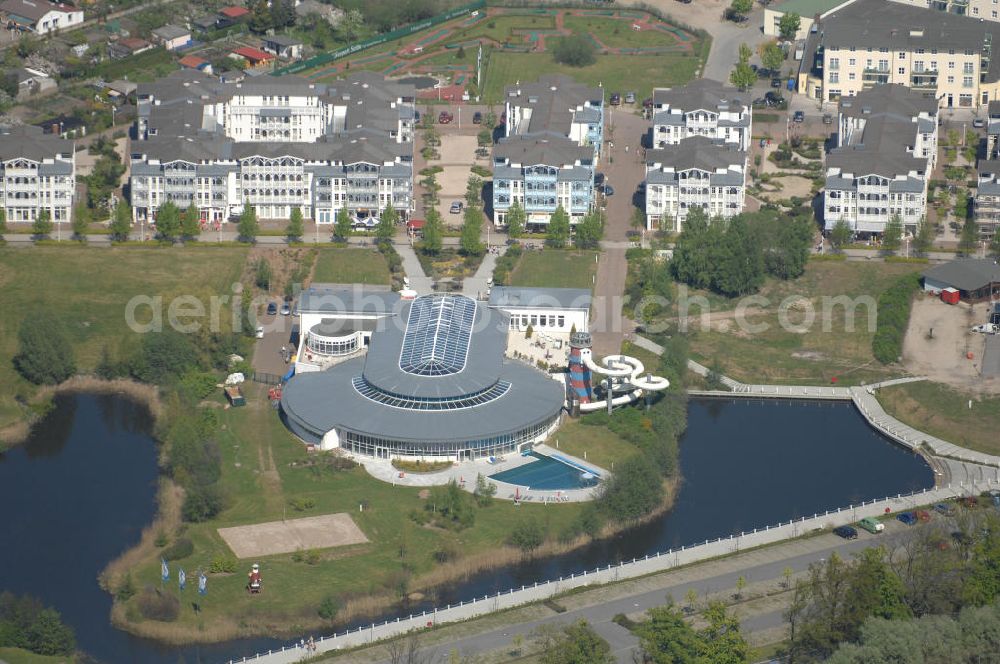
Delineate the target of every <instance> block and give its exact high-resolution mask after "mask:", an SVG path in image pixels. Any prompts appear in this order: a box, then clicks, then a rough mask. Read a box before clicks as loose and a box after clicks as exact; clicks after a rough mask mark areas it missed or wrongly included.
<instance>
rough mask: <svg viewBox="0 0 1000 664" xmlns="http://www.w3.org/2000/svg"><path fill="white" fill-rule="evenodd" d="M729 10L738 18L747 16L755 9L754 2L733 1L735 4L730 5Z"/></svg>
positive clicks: (748, 0)
mask: <svg viewBox="0 0 1000 664" xmlns="http://www.w3.org/2000/svg"><path fill="white" fill-rule="evenodd" d="M729 8H730V9H732V10H733V13H734V14H736V15H737V16H741V17H742V16H746V15H747V14H749V13H750V10H751V9H753V0H733V3H732V4H731V5H729Z"/></svg>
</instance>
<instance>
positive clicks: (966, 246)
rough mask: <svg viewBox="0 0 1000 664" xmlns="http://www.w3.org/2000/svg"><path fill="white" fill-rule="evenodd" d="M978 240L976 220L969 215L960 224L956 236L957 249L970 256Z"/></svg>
mask: <svg viewBox="0 0 1000 664" xmlns="http://www.w3.org/2000/svg"><path fill="white" fill-rule="evenodd" d="M978 241H979V226H978V225H977V224H976V220H975V219H973V218H972V217H969V218H968V219H966V220H965V223H964V224H962V232H961V234H960V235H959V236H958V251H959V252H960V253H963V254H965V255H966V256H971V255H972V254H973V253H975V251H976V244H977V242H978Z"/></svg>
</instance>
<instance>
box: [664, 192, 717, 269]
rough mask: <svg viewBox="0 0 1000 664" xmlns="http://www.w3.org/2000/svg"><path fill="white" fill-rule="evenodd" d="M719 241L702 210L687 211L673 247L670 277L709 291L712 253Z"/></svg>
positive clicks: (715, 231) (712, 260) (715, 230)
mask: <svg viewBox="0 0 1000 664" xmlns="http://www.w3.org/2000/svg"><path fill="white" fill-rule="evenodd" d="M719 239H720V238H719V237H718V228H717V227H716V228H713V224H711V223H710V222H709V219H708V217H707V216H706V215H705V213H704V211H702V210H701V209H699V208H694V209H692V210H690V211H689V212H688V215H687V218H686V219H685V220H684V227H683V230H682V231H681V233H680V235H678V236H677V241H676V243H675V244H674V257H673V259H672V260H671V261H670V267H671V269H672V270H673V273H674V277H675V278H676V279H677V280H678V281H682V282H684V283H686V284H687V285H689V286H691V287H693V288H710V287H711V285H712V270H713V267H714V257H713V253H714V252H715V250H716V248H717V246H718V245H717V243H718V241H719Z"/></svg>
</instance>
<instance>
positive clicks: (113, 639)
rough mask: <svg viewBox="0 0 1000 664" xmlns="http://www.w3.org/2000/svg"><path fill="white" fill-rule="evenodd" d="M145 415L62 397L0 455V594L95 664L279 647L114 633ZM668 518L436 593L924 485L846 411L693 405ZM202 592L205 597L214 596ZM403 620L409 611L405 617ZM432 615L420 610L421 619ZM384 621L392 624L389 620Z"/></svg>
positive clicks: (151, 457) (148, 460)
mask: <svg viewBox="0 0 1000 664" xmlns="http://www.w3.org/2000/svg"><path fill="white" fill-rule="evenodd" d="M151 428H152V422H151V421H150V418H149V415H148V413H147V412H146V410H145V409H144V408H143V407H141V406H138V405H136V404H134V403H132V402H130V401H127V400H125V399H122V398H119V397H110V396H90V395H80V396H62V397H59V398H58V399H57V400H56V408H55V410H54V411H53V412H52V413H51V414H50V415H49V416H48V417H46V418H45V420H44V421H42V422H41V423H40V424H39V425H38V426H37V427H36V428H35V429H34V431H33V433H32V435H31V438H30V440H29V441H28V442H27V443H26V444H25V445H23V446H20V447H17V448H14V449H12V450H10V451H9V452H7V453H6V454H5V455H3V456H0V505H3V506H5V511H6V513H5V514H4V515H3V521H4V534H5V537H4V546H0V590H10V591H13V592H17V593H30V594H32V595H35V596H37V597H39V598H41V599H42V600H43V601H44V602H45V603H46V604H50V605H53V606H55V607H56V608H57V609H58V610H59V611H60V612H61V613H62V614H63V617H64V619H65V620H66V621H67V622H68V623H69V624H71V625H72V626H73V627H74V629H75V630H76V633H77V641H78V644H79V647H80V648H81V649H83V650H84V651H86V652H87V653H88V654H90V655H92V656H94V657H96V658H97V659H98V660H99V661H106V662H123V661H142V662H149V663H152V664H160V663H164V664H166V663H169V664H174V663H175V662H177V661H179V660H180V658H181V657H183V658H184V661H186V662H188V663H189V664H190V663H192V662H222V661H226V660H228V659H229V658H239V657H241V656H243V655H246V654H251V653H254V652H259V651H261V650H267V649H268V648H274V647H275V646H276V645H280V643H281V642H280V641H277V640H273V639H242V640H238V641H231V642H227V643H221V644H214V645H211V646H189V647H183V648H178V647H168V646H162V645H159V644H156V643H154V642H151V641H148V640H145V639H140V638H136V637H133V636H130V635H128V634H126V633H124V632H121V631H118V630H116V629H114V628H113V627H111V625H110V623H109V621H108V615H109V611H110V608H111V598H110V597H109V596H108V595H107V594H106V593H105V592H104V591H102V590H101V589H100V587H99V586H98V585H97V574H98V573H99V572H100V571H101V570H102V569H103V568H104V566H105V565H106V564H107V563H108V562H109V561H110V560H112V559H113V558H115V557H116V556H117V555H118V554H120V553H121V552H122V551H123V550H125V549H127V548H128V547H129V546H131V545H133V544H134V543H135V542H136V541H138V539H139V536H140V533H141V531H142V528H143V527H145V526H146V525H147V524H148V523H149V522H150V521H151V520H152V518H153V515H154V511H155V504H154V499H155V491H156V477H157V472H158V471H157V464H156V457H157V449H156V445H155V443H154V441H153V439H152V437H151V435H150V431H151ZM680 449H681V453H680V470H681V474H682V476H683V478H684V480H683V482H682V484H681V487H680V490H679V491H678V494H677V499H676V503H675V505H674V508H673V509H672V510H671V511H670V512H669V513H667V514H666V515H664V516H663V517H662V518H660V519H657V520H656V521H654V522H652V523H649V524H647V525H644V526H641V527H639V528H635V529H633V530H630V531H629V532H628V533H626V534H623V535H622V536H620V537H616V538H613V539H610V540H607V541H602V542H595V543H593V544H591V545H588V546H586V547H584V548H582V549H578V550H576V551H573V552H571V553H569V554H567V555H564V556H558V557H554V558H549V559H545V560H536V561H531V562H528V563H523V564H518V565H512V566H510V567H507V568H504V569H499V570H491V571H489V572H488V573H483V574H480V575H476V576H473V577H471V578H469V579H468V580H466V581H463V582H461V583H458V584H455V585H454V586H452V587H450V588H448V589H447V590H446V591H444V592H439V593H438V596H439V599H440V601H442V602H455V601H456V600H460V599H468V598H470V597H472V596H474V595H478V596H482V595H483V594H485V593H489V592H494V591H496V590H501V589H506V588H508V587H511V586H520V585H521V584H522V583H530V582H534V581H542V580H546V579H549V578H555V577H558V576H560V575H565V574H568V573H571V572H578V571H581V570H583V569H589V568H593V567H595V566H597V565H601V564H607V563H609V562H616V561H619V560H625V559H629V560H630V559H631V558H632V557H634V556H643V555H645V554H647V553H655V552H656V551H660V550H664V549H668V548H671V547H675V546H679V545H682V544H684V545H688V544H694V543H697V542H701V541H704V540H705V539H709V538H715V537H719V536H725V535H729V534H732V533H739V532H740V531H742V530H748V529H753V528H755V527H761V526H765V525H770V524H774V523H777V522H780V521H787V520H788V519H790V518H794V517H799V516H805V515H812V514H813V513H814V512H817V511H819V512H822V511H824V510H827V509H832V508H836V507H841V506H844V505H847V504H849V503H851V502H857V501H860V500H870V499H872V498H881V497H883V496H885V495H890V494H891V495H894V494H896V493H899V492H909V491H913V490H916V489H923V488H928V487H930V486H931V485H932V484H933V472H932V471H931V469H930V468H929V467H928V466H927V464H926V463H925V462H924V460H923V459H922V458H921V457H920V456H918V455H914V454H912V453H910V452H909V451H907V450H904V449H902V448H900V447H898V446H896V445H893V444H892V443H890V442H889V441H888V440H886V439H885V438H883V437H881V436H880V435H878V434H877V433H875V432H874V431H873V430H872V429H871V428H870V427H869V426H868V425H867V423H866V422H865V421H864V420H863V419H862V418H861V416H860V415H859V414H858V413H857V412H856V411H855V410H854V407H853V406H852V405H850V404H847V403H824V402H806V401H777V400H775V401H756V400H721V399H697V400H692V401H691V404H690V409H689V413H688V429H687V432H686V433H685V435H684V438H683V439H682V441H681V448H680ZM209 592H211V590H210V591H209ZM410 608H411V610H412V608H413V607H410ZM423 608H429V606H428V607H423V606H421V607H417V610H418V611H419V610H421V609H423ZM386 617H389V616H386Z"/></svg>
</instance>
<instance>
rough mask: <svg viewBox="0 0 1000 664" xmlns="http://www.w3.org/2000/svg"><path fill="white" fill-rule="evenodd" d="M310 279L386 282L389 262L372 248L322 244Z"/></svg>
mask: <svg viewBox="0 0 1000 664" xmlns="http://www.w3.org/2000/svg"><path fill="white" fill-rule="evenodd" d="M313 281H314V282H319V283H330V284H383V285H388V284H389V282H390V279H389V266H388V265H387V264H386V262H385V258H384V257H383V256H382V254H380V253H379V252H378V251H376V250H375V249H362V248H360V247H357V248H356V247H324V248H322V249H320V251H319V256H318V257H317V259H316V268H315V271H314V272H313Z"/></svg>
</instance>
